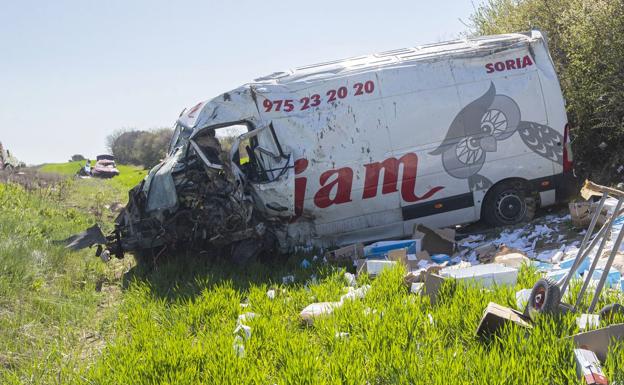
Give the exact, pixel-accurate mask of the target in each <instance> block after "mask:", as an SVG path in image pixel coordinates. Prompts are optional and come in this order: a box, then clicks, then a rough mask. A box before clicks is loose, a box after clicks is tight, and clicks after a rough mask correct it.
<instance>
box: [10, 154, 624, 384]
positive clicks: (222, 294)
mask: <svg viewBox="0 0 624 385" xmlns="http://www.w3.org/2000/svg"><path fill="white" fill-rule="evenodd" d="M65 167H67V166H65ZM67 168H68V167H67ZM111 182H112V180H98V179H73V178H70V179H68V180H67V181H65V182H62V183H60V184H58V185H55V186H53V187H49V188H45V189H38V190H32V191H27V190H25V189H24V188H22V187H20V186H17V185H13V184H8V185H3V184H0V271H1V273H0V383H2V384H20V383H28V384H72V383H80V384H83V383H88V384H124V385H126V384H160V383H163V384H165V383H167V384H173V383H175V384H198V383H215V384H217V383H218V384H247V383H251V384H365V383H370V384H420V383H422V384H432V383H439V384H474V383H503V384H544V383H550V384H564V383H577V382H579V381H578V380H577V378H576V372H575V367H574V364H573V356H572V344H571V341H570V340H567V339H565V338H564V337H566V336H569V335H571V334H573V333H575V332H577V327H576V324H575V320H574V315H566V316H564V317H560V318H551V317H544V318H543V319H541V320H540V322H538V323H537V324H536V325H535V328H534V329H533V330H531V331H526V330H523V329H520V328H518V327H514V326H512V327H508V328H506V329H505V330H503V331H502V333H500V334H499V335H497V336H496V337H493V338H490V339H488V340H480V339H477V338H476V337H475V336H474V331H475V329H476V326H477V323H478V321H479V319H480V317H481V315H482V312H483V309H484V308H485V306H486V305H487V303H488V302H489V301H494V302H497V303H499V304H502V305H506V306H510V307H515V305H514V304H515V297H514V293H515V291H516V290H517V289H520V288H524V287H530V286H532V284H533V283H534V282H535V280H536V279H537V274H536V273H535V271H534V270H532V269H528V268H524V269H523V270H521V274H520V278H519V283H518V285H516V287H498V288H495V289H493V290H483V289H480V288H476V287H468V286H462V285H459V286H455V285H452V283H448V284H446V286H445V287H444V288H443V290H442V293H441V295H440V301H439V303H437V304H436V305H435V306H432V305H430V304H429V302H428V300H426V299H425V298H422V297H419V296H415V295H413V294H409V293H408V290H407V289H406V288H405V287H404V286H403V284H402V276H403V273H404V271H402V270H401V269H400V268H397V269H395V270H392V271H388V272H385V273H384V274H382V275H381V276H380V277H379V278H377V279H375V280H373V281H370V280H369V279H368V277H360V278H359V280H358V281H359V282H358V284H359V285H363V284H368V283H370V284H371V285H372V288H371V289H370V291H369V292H368V294H367V296H366V297H365V298H364V299H362V300H355V301H352V302H347V303H346V304H345V305H344V306H343V307H342V308H339V309H337V310H336V311H335V312H334V314H332V315H330V316H328V317H324V318H320V319H318V321H317V322H315V324H314V325H313V326H304V325H302V324H301V322H300V321H299V312H300V311H301V310H302V309H303V308H304V307H305V306H307V305H308V304H310V303H312V302H317V301H336V300H338V299H339V297H340V295H341V294H344V293H345V288H344V286H345V284H346V282H345V281H344V278H343V272H344V270H342V269H341V268H339V267H332V266H329V265H325V264H323V263H322V262H321V259H318V260H317V261H315V262H313V264H312V267H311V268H309V269H302V268H301V267H299V262H300V261H301V259H302V258H303V257H304V256H301V255H300V256H291V257H290V258H288V259H287V260H278V261H274V262H269V263H264V264H262V263H253V264H250V265H248V266H242V267H236V266H232V264H231V263H229V262H228V261H225V260H215V261H208V260H206V259H205V258H203V257H202V256H193V255H189V256H185V257H184V256H182V257H178V258H175V259H174V258H170V259H168V260H165V261H163V263H162V264H160V265H158V266H157V267H156V268H153V269H146V268H144V267H135V266H134V264H133V261H132V258H131V257H130V256H128V257H127V258H126V259H124V260H122V261H118V260H113V261H111V262H110V263H109V264H103V263H102V262H100V261H99V259H97V258H95V257H94V256H93V251H92V250H85V251H82V252H68V251H66V250H65V249H63V248H62V247H61V246H59V245H57V244H55V243H54V242H52V240H54V239H62V238H65V237H67V236H68V235H70V234H72V233H74V232H77V231H80V230H82V229H84V228H85V227H87V226H89V225H91V224H92V223H94V222H95V221H98V222H100V223H102V224H103V225H104V226H105V227H106V226H108V227H109V228H110V222H111V221H112V218H113V215H112V214H111V213H108V212H107V210H106V209H105V206H106V205H107V204H109V203H111V202H113V201H116V200H118V199H122V196H124V194H125V193H126V191H125V188H127V187H128V186H126V187H124V188H121V187H119V186H117V185H115V184H112V183H111ZM130 187H131V186H130ZM103 192H104V193H103ZM98 194H99V195H98ZM121 202H124V201H123V200H121ZM307 258H308V259H309V260H312V255H308V256H307ZM287 274H294V275H295V276H296V281H295V283H293V284H288V285H284V284H282V280H281V278H282V276H284V275H287ZM269 288H272V289H275V290H276V292H277V295H276V297H275V299H273V300H271V299H269V298H268V297H267V295H266V292H267V290H268V289H269ZM575 290H577V287H576V286H574V287H573V288H572V291H575ZM613 300H615V298H614V297H613V294H610V297H609V298H606V299H605V301H607V302H608V301H613ZM241 304H246V306H244V307H243V306H242V305H241ZM250 311H251V312H254V313H257V314H259V317H258V318H255V319H253V320H251V321H248V322H246V324H247V325H249V326H250V327H251V328H252V336H251V338H250V339H249V340H246V341H245V342H244V350H245V355H244V357H238V356H237V355H236V353H235V351H234V348H233V343H234V335H233V331H234V328H235V326H236V319H237V316H238V315H239V314H241V313H244V312H250ZM430 316H431V317H430ZM431 320H432V321H431ZM621 321H623V320H620V322H621ZM341 332H346V333H349V336H348V337H346V338H337V337H336V334H337V333H341ZM605 369H606V370H607V372H608V375H609V378H610V380H611V381H624V346H623V345H620V346H618V347H614V348H613V349H612V350H611V353H610V356H609V359H608V361H607V363H606V365H605Z"/></svg>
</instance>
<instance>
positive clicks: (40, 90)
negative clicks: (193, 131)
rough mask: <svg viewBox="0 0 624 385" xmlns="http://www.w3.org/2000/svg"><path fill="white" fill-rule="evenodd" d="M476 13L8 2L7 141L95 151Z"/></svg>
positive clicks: (458, 26) (46, 154) (15, 147)
mask: <svg viewBox="0 0 624 385" xmlns="http://www.w3.org/2000/svg"><path fill="white" fill-rule="evenodd" d="M474 3H475V4H478V3H479V0H474ZM472 11H473V1H471V0H437V1H395V0H385V1H369V0H355V1H345V0H343V1H340V0H332V1H325V0H314V1H305V2H297V1H293V0H290V1H272V0H263V1H246V0H245V1H235V0H232V1H227V0H222V1H219V2H216V1H208V0H205V1H176V2H173V1H164V0H150V1H130V0H126V1H88V0H82V1H78V0H76V1H46V0H41V1H23V0H20V1H8V0H2V1H1V3H0V141H2V143H4V144H5V146H6V147H7V148H9V149H10V150H12V151H13V153H14V154H15V155H16V156H17V157H18V158H20V159H21V160H23V161H25V162H26V163H29V164H39V163H44V162H62V161H66V160H67V159H69V157H70V156H71V155H72V154H77V153H80V154H84V155H85V156H87V157H94V155H96V154H97V153H101V152H104V151H105V139H106V136H107V135H109V134H110V133H112V132H114V131H115V130H118V129H121V128H127V127H131V128H139V129H150V128H155V127H163V126H169V127H170V126H172V124H173V123H174V121H175V119H176V117H177V116H178V114H179V113H180V111H181V110H182V109H183V108H184V107H187V106H191V105H194V104H195V103H197V102H198V101H200V100H206V99H210V98H212V97H213V96H216V95H218V94H221V93H222V92H224V91H227V90H229V89H232V88H235V87H237V86H239V85H242V84H244V83H247V82H249V81H251V80H252V79H254V78H256V77H259V76H261V75H266V74H269V73H272V72H275V71H279V70H284V69H288V68H293V67H297V66H301V65H306V64H313V63H317V62H321V61H327V60H333V59H340V58H345V57H350V56H356V55H362V54H367V53H374V52H377V51H384V50H389V49H395V48H402V47H408V46H414V45H418V44H424V43H431V42H437V41H442V40H450V39H454V38H457V37H459V35H460V33H462V32H464V31H465V30H466V27H465V26H464V25H463V24H462V22H461V21H460V19H462V20H463V21H467V19H468V16H469V15H470V13H471V12H472Z"/></svg>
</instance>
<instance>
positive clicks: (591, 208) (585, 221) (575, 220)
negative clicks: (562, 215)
mask: <svg viewBox="0 0 624 385" xmlns="http://www.w3.org/2000/svg"><path fill="white" fill-rule="evenodd" d="M568 207H569V209H570V217H571V219H572V224H573V225H574V227H577V228H587V227H589V224H590V222H591V219H592V217H593V216H594V214H595V213H596V210H597V209H598V203H596V202H570V203H569V204H568ZM607 216H608V215H607V210H606V209H605V208H603V209H602V212H601V213H600V215H599V216H598V220H597V221H596V226H598V228H600V227H601V226H602V225H604V224H605V223H606V222H607Z"/></svg>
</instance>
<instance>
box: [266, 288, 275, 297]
mask: <svg viewBox="0 0 624 385" xmlns="http://www.w3.org/2000/svg"><path fill="white" fill-rule="evenodd" d="M267 297H269V299H274V298H275V290H273V289H269V290H267Z"/></svg>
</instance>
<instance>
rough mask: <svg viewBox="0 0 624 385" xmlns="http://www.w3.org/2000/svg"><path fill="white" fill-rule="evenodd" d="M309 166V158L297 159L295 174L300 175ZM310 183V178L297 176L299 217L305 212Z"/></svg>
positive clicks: (297, 211) (296, 196)
mask: <svg viewBox="0 0 624 385" xmlns="http://www.w3.org/2000/svg"><path fill="white" fill-rule="evenodd" d="M307 168H308V160H307V159H305V158H301V159H297V160H296V161H295V175H299V174H301V173H302V172H304V171H305V170H306V169H307ZM307 185H308V178H304V177H298V178H295V218H299V217H300V216H301V214H303V203H304V201H305V192H306V187H307Z"/></svg>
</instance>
